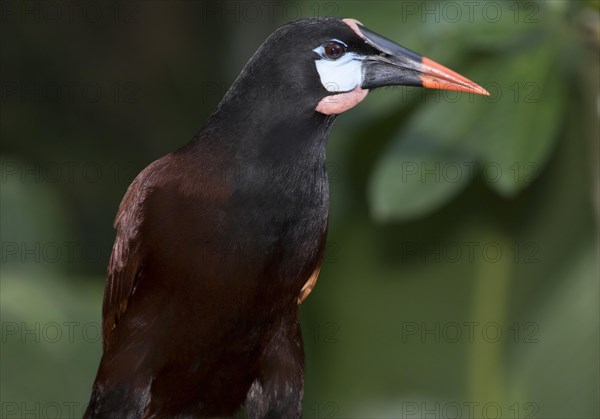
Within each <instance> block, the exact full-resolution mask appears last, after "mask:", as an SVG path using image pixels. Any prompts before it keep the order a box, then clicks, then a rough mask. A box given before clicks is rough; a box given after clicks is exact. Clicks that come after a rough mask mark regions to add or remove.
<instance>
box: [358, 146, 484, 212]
mask: <svg viewBox="0 0 600 419" xmlns="http://www.w3.org/2000/svg"><path fill="white" fill-rule="evenodd" d="M472 161H473V159H472V156H471V155H470V154H468V153H467V152H465V151H464V150H461V149H460V148H445V149H444V148H441V147H439V144H438V143H437V142H436V141H435V139H433V138H431V137H425V136H418V135H414V136H412V137H410V139H409V140H408V141H398V143H397V145H396V147H394V149H393V150H392V152H390V153H389V154H388V155H387V156H386V157H385V158H384V159H383V161H382V162H381V163H380V164H379V165H378V167H377V168H376V170H375V173H374V175H373V176H372V178H371V182H370V186H369V195H370V203H371V210H372V212H373V214H374V216H375V218H376V219H378V220H380V221H387V220H390V219H394V220H406V219H410V218H415V217H419V216H424V215H427V214H429V213H431V212H432V211H434V210H435V209H437V208H438V207H440V206H442V205H443V204H445V203H446V202H448V201H449V200H450V199H452V198H453V197H454V196H455V195H456V194H458V193H459V192H460V191H461V190H462V189H463V188H464V187H465V186H466V185H467V184H468V181H469V178H470V173H472V169H473V167H472V165H471V164H470V162H472Z"/></svg>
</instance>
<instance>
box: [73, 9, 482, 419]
mask: <svg viewBox="0 0 600 419" xmlns="http://www.w3.org/2000/svg"><path fill="white" fill-rule="evenodd" d="M384 86H420V87H426V88H435V89H448V90H457V91H462V92H470V93H473V94H481V95H487V94H488V92H487V91H486V90H485V89H484V88H482V87H481V86H479V85H478V84H476V83H474V82H472V81H470V80H468V79H467V78H465V77H463V76H461V75H459V74H457V73H455V72H453V71H451V70H449V69H448V68H446V67H444V66H442V65H440V64H438V63H436V62H435V61H433V60H431V59H428V58H426V57H423V56H421V55H419V54H417V53H415V52H413V51H411V50H409V49H407V48H405V47H403V46H401V45H399V44H397V43H395V42H393V41H391V40H390V39H388V38H385V37H384V36H381V35H378V34H377V33H375V32H373V31H371V30H370V29H367V28H366V27H365V26H364V25H363V24H362V23H361V22H359V21H358V20H355V19H350V18H346V19H341V18H332V17H327V18H325V17H315V18H307V19H300V20H296V21H291V22H288V23H286V24H284V25H283V26H281V27H280V28H279V29H277V30H276V31H275V32H273V33H272V34H271V35H270V36H269V37H268V38H267V39H266V41H265V42H264V43H263V44H262V45H261V46H260V47H259V48H258V50H257V51H256V52H255V53H254V55H253V56H252V57H251V59H250V60H249V61H248V63H247V64H246V65H245V66H244V68H243V69H242V71H241V73H240V74H239V76H238V77H237V79H236V80H235V81H234V83H233V84H232V86H231V87H230V89H229V90H228V91H227V92H226V93H225V95H224V97H223V99H222V100H221V102H220V103H219V104H218V106H217V108H216V110H215V111H214V113H213V114H212V115H210V116H209V117H208V119H207V121H206V122H205V124H204V125H203V127H202V128H201V129H200V131H198V133H197V134H195V135H194V136H193V137H192V138H191V140H189V142H187V143H186V144H184V145H183V146H182V147H181V148H179V149H177V150H175V151H173V152H171V153H170V154H167V155H165V156H163V157H161V158H159V159H158V160H156V161H154V162H153V163H151V164H150V165H148V166H147V167H146V168H145V169H144V170H143V171H141V172H140V173H139V175H138V176H137V177H136V178H135V179H134V180H133V182H132V183H131V185H130V186H129V188H128V189H127V192H126V193H125V195H124V197H123V200H122V202H121V204H120V206H119V209H118V211H117V215H116V218H115V222H114V227H115V229H116V238H115V241H114V245H113V248H112V253H111V256H110V260H109V264H108V274H107V280H106V284H105V290H104V298H103V305H102V336H103V338H102V349H103V353H102V357H101V360H100V364H99V367H98V371H97V375H96V378H95V381H94V383H93V386H92V392H91V397H90V401H89V403H88V406H87V409H86V411H85V414H84V417H85V418H88V419H97V418H210V417H229V416H233V415H238V414H240V412H242V414H243V415H245V416H246V417H249V418H286V419H294V418H300V417H301V415H302V399H303V394H304V356H305V354H304V349H303V341H302V332H301V328H300V323H299V318H298V310H299V308H298V307H299V305H300V303H302V302H303V301H304V300H305V299H306V298H307V297H308V295H309V294H310V293H311V291H312V290H313V289H314V287H315V284H316V282H317V278H318V276H319V270H320V267H321V264H322V263H323V258H324V252H325V244H326V237H327V229H328V201H329V186H328V177H327V166H326V145H327V139H328V135H329V132H330V129H331V127H332V124H333V122H334V121H335V119H336V118H337V116H338V115H340V114H342V113H344V112H345V111H347V110H349V109H351V108H353V107H354V106H356V105H357V104H359V103H360V102H361V101H363V100H364V99H365V97H366V96H367V94H368V93H369V92H370V91H372V90H374V89H377V88H379V87H384Z"/></svg>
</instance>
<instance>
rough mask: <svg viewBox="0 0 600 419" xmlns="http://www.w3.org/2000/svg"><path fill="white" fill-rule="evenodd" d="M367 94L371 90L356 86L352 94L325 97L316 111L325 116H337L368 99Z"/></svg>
mask: <svg viewBox="0 0 600 419" xmlns="http://www.w3.org/2000/svg"><path fill="white" fill-rule="evenodd" d="M367 93H369V89H362V88H361V87H360V86H356V87H355V88H354V90H351V91H350V92H346V93H339V94H336V95H330V96H326V97H324V98H323V99H321V101H320V102H319V104H318V105H317V107H316V108H315V110H316V111H317V112H321V113H322V114H325V115H337V114H340V113H342V112H345V111H347V110H348V109H351V108H353V107H355V106H356V105H358V104H359V103H360V102H362V100H363V99H364V98H365V97H367Z"/></svg>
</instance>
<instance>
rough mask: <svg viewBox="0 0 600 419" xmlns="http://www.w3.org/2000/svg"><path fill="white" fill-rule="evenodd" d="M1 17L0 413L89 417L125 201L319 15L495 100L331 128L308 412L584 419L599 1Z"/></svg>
mask: <svg viewBox="0 0 600 419" xmlns="http://www.w3.org/2000/svg"><path fill="white" fill-rule="evenodd" d="M1 7H2V9H1V15H0V18H1V29H0V34H1V38H0V39H1V44H0V47H1V52H0V61H1V68H0V70H1V83H2V84H1V91H0V93H1V115H0V123H1V141H2V142H1V144H2V150H1V163H2V166H1V167H2V171H1V176H2V179H1V187H2V190H1V228H2V230H1V235H2V236H1V239H2V255H1V257H2V268H1V316H2V319H1V322H2V342H1V344H2V346H1V358H0V367H1V369H0V375H1V381H0V398H1V408H2V410H1V417H3V418H4V417H7V418H12V417H15V418H16V417H36V418H40V417H79V416H81V414H82V412H83V410H84V409H85V405H86V403H87V400H88V397H89V393H90V388H91V384H92V382H93V378H94V376H95V372H96V368H97V366H98V361H99V357H100V354H101V342H100V336H99V332H100V328H99V322H100V311H101V301H102V292H103V283H104V278H105V270H106V266H107V262H108V257H109V255H110V249H111V246H112V241H113V239H114V230H113V229H112V221H113V218H114V215H115V213H116V210H117V207H118V204H119V202H120V199H121V197H122V196H123V194H124V193H125V190H126V188H127V186H128V184H129V183H130V182H131V180H133V178H134V177H135V175H136V174H137V173H138V172H139V171H140V170H141V169H142V168H144V167H145V166H146V165H147V164H149V163H150V162H152V161H153V160H155V159H157V158H158V157H160V156H162V155H164V154H166V153H168V152H169V151H172V150H174V149H175V148H177V147H179V146H181V145H182V144H184V143H185V142H187V140H188V139H190V138H191V136H192V135H193V134H194V133H195V132H196V131H197V130H198V129H199V128H200V127H201V125H202V123H203V122H204V121H205V119H206V118H207V117H208V115H209V114H210V113H211V112H212V111H213V110H214V108H215V106H216V105H217V103H218V102H219V100H220V98H221V96H222V95H223V93H224V92H225V91H226V89H227V87H228V86H229V85H230V84H231V83H232V81H233V80H234V79H235V77H236V76H237V74H238V73H239V71H240V70H241V68H242V66H243V65H244V64H245V62H246V61H247V60H248V59H249V58H250V57H251V55H252V54H253V52H254V51H255V50H256V48H257V47H258V46H259V45H260V44H261V43H262V41H263V40H264V39H265V38H266V37H267V36H268V35H269V34H270V33H271V32H272V31H273V30H274V29H275V28H277V27H279V26H280V25H281V24H283V23H285V22H286V21H288V20H291V19H295V18H298V17H300V16H316V15H321V16H333V15H334V16H339V17H353V18H357V19H359V20H360V21H362V22H363V23H364V24H365V26H367V27H369V28H371V29H372V30H374V31H376V32H378V33H381V34H385V35H386V36H388V37H389V38H391V39H393V40H396V41H398V42H399V43H401V44H403V45H405V46H407V47H408V48H410V49H413V50H415V51H417V52H419V53H422V54H423V55H425V56H427V57H430V58H432V59H434V60H436V61H438V62H440V63H442V64H444V65H446V66H448V67H450V68H452V69H454V70H456V71H458V72H460V73H461V74H464V75H465V76H467V77H468V78H470V79H472V80H474V81H476V82H478V83H480V84H481V85H483V86H484V87H486V88H487V89H488V90H489V91H490V92H491V96H490V97H487V98H486V97H473V96H471V95H468V94H456V93H454V92H437V91H425V90H421V89H417V88H394V89H382V90H381V91H376V92H373V93H372V94H370V95H369V97H368V99H367V100H365V101H364V102H363V103H362V104H361V105H360V106H358V107H357V108H355V109H353V110H351V111H349V112H347V113H346V114H344V115H342V116H340V117H339V118H338V120H337V122H336V124H335V126H334V128H333V131H332V135H331V137H330V140H329V154H328V158H329V166H330V178H331V179H330V182H331V207H330V234H329V246H328V252H327V257H326V263H325V265H324V267H323V269H322V271H321V276H320V279H319V282H318V284H317V287H316V289H315V291H314V292H313V294H312V295H311V296H310V298H309V299H308V300H307V301H306V302H305V303H304V304H303V305H302V306H301V316H302V322H303V331H304V340H305V346H306V353H307V366H306V394H305V401H304V414H305V417H307V418H316V417H325V418H327V417H336V418H350V417H361V418H365V417H373V418H374V417H377V418H379V417H382V418H383V417H385V418H388V417H389V418H391V417H394V418H475V417H476V418H482V417H483V418H496V417H502V418H597V417H599V410H598V406H599V384H598V383H599V318H600V315H599V272H598V269H599V264H598V210H599V206H598V191H599V185H598V181H599V172H598V153H599V148H598V139H599V137H600V135H599V106H600V105H599V103H600V102H599V100H600V97H599V94H598V92H599V87H598V83H599V79H600V75H599V72H600V68H599V62H600V59H599V47H600V30H599V11H600V7H599V2H597V1H540V2H515V1H507V2H498V1H493V2H484V1H478V2H463V1H458V2H454V1H451V2H422V1H414V2H413V1H408V2H400V1H320V2H317V1H308V2H282V3H279V2H263V1H247V2H227V3H218V2H186V1H180V2H166V1H151V2H141V1H139V2H137V1H125V2H118V3H117V2H110V1H99V2H95V1H90V2H84V3H81V4H80V3H75V2H60V1H59V2H42V3H36V2H15V1H3V2H2V3H1ZM291 47H293V46H291Z"/></svg>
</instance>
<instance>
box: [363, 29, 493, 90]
mask: <svg viewBox="0 0 600 419" xmlns="http://www.w3.org/2000/svg"><path fill="white" fill-rule="evenodd" d="M357 29H358V31H359V32H360V35H361V36H362V37H363V38H364V39H365V41H366V42H367V43H368V44H370V45H371V46H372V47H374V48H376V49H377V50H378V51H380V52H381V54H379V55H372V56H368V57H366V58H365V59H364V61H363V67H362V71H363V81H362V85H361V87H362V88H363V89H375V88H377V87H383V86H399V85H403V86H421V87H428V88H431V89H444V90H458V91H460V92H470V93H476V94H479V95H485V96H489V93H488V91H487V90H485V89H484V88H483V87H481V86H479V85H478V84H476V83H474V82H472V81H471V80H469V79H467V78H466V77H463V76H461V75H460V74H458V73H455V72H454V71H452V70H450V69H448V68H446V67H444V66H443V65H441V64H438V63H436V62H435V61H433V60H430V59H429V58H426V57H423V56H421V55H419V54H417V53H415V52H413V51H411V50H409V49H407V48H404V47H403V46H401V45H398V44H396V43H395V42H393V41H390V40H389V39H387V38H384V37H383V36H381V35H378V34H376V33H375V32H372V31H371V30H369V29H367V28H365V27H364V26H362V25H358V24H357Z"/></svg>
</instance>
